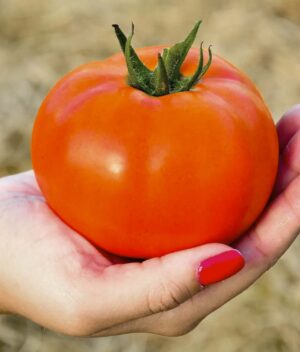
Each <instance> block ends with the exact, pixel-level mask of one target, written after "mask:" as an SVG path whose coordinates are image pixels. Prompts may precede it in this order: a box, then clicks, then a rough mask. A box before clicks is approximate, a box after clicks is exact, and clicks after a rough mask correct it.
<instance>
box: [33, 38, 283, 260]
mask: <svg viewBox="0 0 300 352" xmlns="http://www.w3.org/2000/svg"><path fill="white" fill-rule="evenodd" d="M130 39H131V38H130ZM127 41H128V40H127ZM126 45H127V54H128V50H129V48H130V47H129V45H130V43H127V42H126ZM124 48H125V47H123V49H124ZM163 48H165V47H164V46H153V47H147V48H143V49H139V50H137V52H136V53H137V55H138V56H139V57H140V59H141V61H142V62H143V63H144V64H145V65H146V67H147V68H148V69H150V70H153V69H154V68H155V66H156V64H157V60H158V59H157V57H158V54H159V53H161V52H162V51H163ZM124 50H125V49H124ZM200 54H201V51H200ZM160 59H161V56H160ZM208 59H209V55H208V52H207V51H204V61H207V60H208ZM198 61H199V49H195V48H192V49H191V50H190V51H189V53H188V54H187V56H186V58H185V60H184V63H183V65H182V66H181V68H180V77H183V76H185V77H186V76H190V75H193V73H194V71H195V70H196V68H197V65H198ZM127 64H128V62H127ZM32 162H33V168H34V171H35V175H36V178H37V181H38V183H39V186H40V188H41V190H42V192H43V194H44V195H45V198H46V200H47V202H48V204H49V206H50V207H51V208H52V209H53V210H54V212H55V213H56V214H57V215H59V216H60V217H61V219H62V220H63V221H65V222H66V223H67V224H68V225H70V226H71V227H72V228H74V229H75V230H77V231H78V232H79V233H80V234H82V235H83V236H85V237H86V238H87V239H88V240H89V241H90V242H92V243H93V244H94V245H96V246H99V247H101V248H103V249H105V250H107V251H109V252H112V253H115V254H118V255H122V256H127V257H139V258H148V257H153V256H160V255H163V254H166V253H169V252H172V251H177V250H181V249H185V248H190V247H193V246H198V245H201V244H204V243H208V242H222V243H230V242H232V241H233V240H235V239H236V238H237V237H238V236H240V235H241V234H242V233H243V232H244V231H245V230H246V229H248V228H249V226H251V224H253V222H254V221H255V219H256V218H257V217H258V216H259V214H260V213H261V212H262V210H263V208H264V206H265V204H266V202H267V200H268V198H269V196H270V193H271V190H272V187H273V184H274V180H275V176H276V171H277V164H278V141H277V134H276V129H275V126H274V123H273V121H272V118H271V115H270V112H269V110H268V108H267V107H266V105H265V103H264V101H263V99H262V97H261V95H260V93H259V92H258V90H257V89H256V88H255V86H254V84H253V83H252V82H251V81H250V80H249V78H247V77H246V75H245V74H244V73H242V72H241V71H239V70H238V69H237V68H235V67H234V66H233V65H231V64H230V63H228V62H226V61H225V60H224V59H222V58H221V57H219V56H217V55H215V54H214V55H213V57H212V62H211V65H210V67H209V68H208V70H207V72H206V73H205V75H204V76H203V77H202V78H201V79H200V80H198V81H197V82H196V83H195V84H194V85H193V88H192V89H190V90H188V91H178V92H174V93H171V94H164V95H160V96H152V95H150V94H148V93H147V92H145V91H143V90H141V89H138V88H136V87H135V86H132V85H130V84H129V83H128V80H127V66H126V60H125V59H124V57H123V55H122V53H118V54H116V55H114V56H112V57H110V58H108V59H105V60H103V61H100V62H92V63H88V64H84V65H82V66H80V67H79V68H77V69H75V70H74V71H72V72H71V73H69V74H68V75H67V76H65V77H64V78H62V79H61V80H60V81H59V82H58V83H57V84H56V85H55V87H54V88H53V89H52V90H51V91H50V93H49V94H48V95H47V97H46V98H45V100H44V102H43V103H42V105H41V107H40V109H39V112H38V115H37V119H36V122H35V125H34V130H33V136H32Z"/></svg>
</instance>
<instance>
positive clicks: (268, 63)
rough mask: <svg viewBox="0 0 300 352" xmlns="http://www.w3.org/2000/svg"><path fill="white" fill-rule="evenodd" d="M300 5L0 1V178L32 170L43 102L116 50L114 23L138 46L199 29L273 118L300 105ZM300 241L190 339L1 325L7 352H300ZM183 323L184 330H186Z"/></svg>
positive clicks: (285, 0)
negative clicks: (254, 88) (66, 333)
mask: <svg viewBox="0 0 300 352" xmlns="http://www.w3.org/2000/svg"><path fill="white" fill-rule="evenodd" d="M299 5H300V3H299V0H265V1H261V0H260V1H259V0H253V1H251V2H250V1H246V0H244V1H243V0H227V1H226V0H212V1H200V0H185V1H180V0H173V1H171V0H165V1H160V0H144V1H142V0H110V1H109V0H106V1H105V0H98V1H97V0H87V1H81V0H72V1H71V0H65V1H60V0H47V1H41V0H26V1H24V0H9V1H7V0H0V9H1V12H0V67H1V76H0V131H1V133H0V175H5V174H9V173H13V172H17V171H20V170H24V169H27V168H29V167H30V156H29V141H30V133H31V128H32V123H33V120H34V117H35V114H36V111H37V109H38V106H39V104H40V103H41V101H42V99H43V96H44V95H45V94H46V92H47V91H48V90H49V88H50V87H51V86H52V85H53V84H54V83H55V81H56V80H57V79H58V78H59V77H60V76H62V75H63V74H64V73H66V72H67V71H68V70H70V69H72V68H74V67H75V66H77V65H79V64H81V63H84V62H87V61H91V60H97V59H101V58H103V57H106V56H108V55H110V54H112V53H114V52H115V51H117V50H118V45H117V43H116V40H115V39H114V36H113V32H112V29H111V27H110V25H111V23H115V22H117V23H120V24H121V25H122V26H123V27H125V28H127V29H128V28H129V23H130V21H131V20H133V21H134V22H135V23H136V27H137V34H136V38H135V45H136V46H144V45H149V44H156V43H168V42H170V43H173V42H174V41H175V40H177V39H178V38H182V37H183V36H184V34H185V33H186V32H187V30H188V29H189V28H190V27H191V25H192V24H193V23H194V21H195V20H196V19H198V18H202V19H203V20H204V24H203V27H202V29H201V32H200V33H201V34H200V36H201V38H203V39H204V40H205V43H206V44H208V43H212V44H213V45H214V51H215V52H216V53H219V54H221V55H223V56H224V57H225V58H227V59H228V60H229V61H232V62H233V63H235V64H236V65H237V66H239V67H240V68H242V69H243V70H245V71H246V72H247V73H248V74H249V75H250V77H252V79H253V80H254V81H255V82H256V84H257V85H258V87H259V88H260V90H261V91H262V93H263V95H264V97H265V99H266V101H267V103H268V104H269V106H270V108H271V110H272V112H273V114H274V118H275V119H278V117H279V116H280V115H281V114H282V113H283V112H284V111H285V110H286V109H287V108H288V107H289V106H291V105H292V104H294V103H297V102H298V101H299V95H300V80H299V78H298V77H297V73H298V75H299V72H300V49H299V48H300V30H299V25H300V12H299ZM299 249H300V246H299V241H298V242H297V243H296V244H295V245H294V246H293V248H292V249H291V250H290V251H289V253H287V254H286V255H285V256H284V258H283V259H282V260H281V261H280V263H279V264H278V265H277V266H276V268H275V269H273V270H272V271H271V272H269V273H267V274H266V275H265V276H264V277H263V278H262V279H261V280H260V281H259V282H258V283H257V284H256V285H255V286H254V287H252V288H250V289H249V290H248V291H247V292H245V293H244V294H242V295H241V296H239V297H238V298H236V299H235V300H234V301H232V302H230V303H229V304H227V305H226V306H225V307H223V308H222V309H220V310H219V311H218V312H216V313H215V314H213V315H212V316H211V317H209V318H207V320H206V321H204V322H203V323H202V324H201V325H200V326H199V327H198V328H197V329H196V330H195V331H194V332H193V333H191V334H189V335H187V336H185V337H181V338H177V339H168V338H162V337H156V336H152V335H128V336H121V337H113V338H102V339H94V340H91V339H87V340H79V339H71V338H65V337H60V336H57V335H55V334H52V333H51V332H48V331H45V330H42V329H41V328H39V327H37V326H35V325H34V324H32V323H30V322H28V321H25V320H23V319H19V318H15V317H2V318H1V322H0V351H22V352H27V351H28V352H33V351H39V352H42V351H43V352H44V351H45V352H54V351H66V352H67V351H72V352H76V351H105V352H119V351H122V352H126V351H130V352H135V351H136V352H152V351H156V352H158V351H160V352H166V351H173V352H179V351H180V352H182V351H186V352H192V351H200V350H202V351H205V352H219V351H220V352H240V351H243V352H254V351H255V352H256V351H268V352H277V351H278V352H279V351H282V352H299V351H300V328H299V322H300V271H299V269H298V266H299V261H298V260H297V259H298V258H299V254H298V256H297V250H298V251H299ZM179 323H180V322H179Z"/></svg>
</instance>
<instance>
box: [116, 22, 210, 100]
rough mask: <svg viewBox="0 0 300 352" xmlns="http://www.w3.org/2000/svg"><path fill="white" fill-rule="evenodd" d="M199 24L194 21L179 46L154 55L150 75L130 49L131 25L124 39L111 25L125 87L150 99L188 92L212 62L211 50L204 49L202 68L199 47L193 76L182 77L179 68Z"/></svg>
mask: <svg viewBox="0 0 300 352" xmlns="http://www.w3.org/2000/svg"><path fill="white" fill-rule="evenodd" d="M200 24H201V21H198V22H197V23H196V24H195V26H194V28H193V29H192V30H191V32H190V33H189V34H188V36H187V37H186V39H185V40H184V41H183V42H180V43H177V44H175V45H173V46H172V47H171V48H167V49H164V51H163V55H162V56H161V54H159V55H158V64H157V67H156V68H155V70H154V71H151V70H149V69H148V68H147V67H146V66H145V65H144V64H143V62H142V61H141V60H140V59H139V57H138V55H137V54H136V52H135V50H134V49H133V47H132V46H131V41H132V37H133V35H134V25H133V24H132V29H131V34H130V36H129V37H128V38H127V37H126V36H125V34H124V33H123V32H122V30H121V29H120V27H119V26H118V25H117V24H114V25H113V27H114V29H115V33H116V36H117V38H118V41H119V43H120V46H121V49H122V51H123V53H124V56H125V59H126V64H127V68H128V83H129V84H130V85H131V86H132V87H135V88H137V89H140V90H142V91H144V92H145V93H147V94H149V95H152V96H162V95H166V94H171V93H177V92H183V91H188V90H191V89H192V88H193V87H194V85H196V84H197V83H198V82H199V80H200V79H201V78H202V77H203V76H204V74H205V73H206V72H207V70H208V69H209V67H210V65H211V62H212V52H211V47H210V46H209V48H208V54H209V57H208V61H207V63H206V64H205V65H204V58H203V43H201V45H200V59H199V64H198V66H197V69H196V71H195V73H194V74H193V75H192V76H191V77H184V76H183V75H182V74H181V72H180V69H181V66H182V64H183V62H184V60H185V58H186V56H187V54H188V52H189V50H190V49H191V47H192V45H193V43H194V41H195V38H196V35H197V32H198V30H199V27H200Z"/></svg>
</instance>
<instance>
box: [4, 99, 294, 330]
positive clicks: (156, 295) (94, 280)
mask: <svg viewBox="0 0 300 352" xmlns="http://www.w3.org/2000/svg"><path fill="white" fill-rule="evenodd" d="M278 134H279V139H280V148H281V159H280V168H279V174H278V179H277V184H276V187H275V193H274V196H273V199H272V202H271V203H270V204H269V205H268V207H267V208H266V209H265V211H264V213H263V215H262V216H261V218H260V219H259V221H258V222H257V223H256V224H255V226H253V227H252V229H251V230H249V231H248V233H246V234H245V235H244V236H243V237H242V238H241V239H240V240H239V241H238V242H237V243H235V244H234V247H235V248H237V249H238V250H239V251H240V252H241V253H242V254H243V256H244V258H245V260H246V265H245V267H244V268H243V270H241V271H240V272H239V273H238V274H236V275H234V276H232V277H231V278H229V279H227V280H225V281H222V282H219V283H217V284H214V285H211V286H209V287H205V288H204V287H202V286H201V285H199V282H198V280H197V268H198V266H199V263H200V262H201V261H203V260H204V259H206V258H209V257H211V256H214V255H216V254H219V253H222V252H224V251H227V250H229V249H231V247H229V246H227V245H224V244H218V243H213V244H207V245H203V246H199V247H196V248H192V249H188V250H184V251H180V252H176V253H172V254H169V255H166V256H163V257H161V258H153V259H149V260H145V261H143V262H133V261H132V260H127V259H124V258H119V257H116V256H114V255H111V254H108V253H106V252H104V251H103V252H102V251H99V250H98V249H96V248H95V247H93V246H92V245H91V244H90V243H89V242H87V241H86V240H85V239H84V238H83V237H81V236H80V235H79V234H77V233H76V232H75V231H73V230H72V229H71V228H69V227H68V226H67V225H66V224H64V223H63V222H62V221H61V220H60V219H59V218H58V217H57V216H56V215H55V214H54V213H53V212H52V210H51V209H50V208H49V207H48V206H47V204H46V203H45V200H44V198H43V196H42V195H41V193H40V190H39V188H38V186H37V184H36V182H35V178H34V175H33V173H32V172H31V171H29V172H25V173H21V174H18V175H14V176H10V177H6V178H2V179H1V180H0V228H1V242H0V285H1V292H0V308H1V310H2V311H3V312H9V313H16V314H20V315H23V316H26V317H28V318H29V319H32V320H33V321H35V322H37V323H39V324H41V325H43V326H45V327H48V328H50V329H52V330H56V331H59V332H62V333H65V334H70V335H78V336H104V335H113V334H121V333H128V332H152V333H157V334H163V335H169V336H175V335H181V334H183V333H186V332H188V331H190V330H191V329H192V328H193V327H195V326H196V325H197V324H198V323H199V322H200V321H201V320H202V319H203V318H204V317H205V316H207V315H208V314H209V313H211V312H212V311H213V310H215V309H216V308H218V307H219V306H221V305H223V304H224V303H225V302H226V301H228V300H229V299H231V298H232V297H234V296H236V295H237V294H238V293H240V292H241V291H243V290H245V289H246V288H247V287H248V286H249V285H251V284H252V283H253V282H254V281H255V280H256V279H257V278H258V277H259V276H260V275H261V274H263V273H264V272H265V271H266V270H267V269H268V268H270V267H271V266H272V265H273V264H274V263H275V262H276V261H277V260H278V258H279V257H280V256H281V255H282V254H283V253H284V252H285V250H286V249H287V248H288V247H289V245H290V244H291V243H292V241H293V240H294V239H295V238H296V236H297V234H298V231H299V229H300V176H299V172H300V106H298V107H295V108H293V109H292V110H291V111H290V112H289V113H287V114H286V116H284V118H283V119H282V120H281V121H280V122H279V124H278Z"/></svg>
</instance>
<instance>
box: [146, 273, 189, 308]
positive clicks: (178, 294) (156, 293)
mask: <svg viewBox="0 0 300 352" xmlns="http://www.w3.org/2000/svg"><path fill="white" fill-rule="evenodd" d="M191 296H192V294H191V293H190V291H189V289H188V288H187V287H184V285H182V284H179V283H176V282H175V281H172V280H164V279H162V280H161V281H160V283H159V284H158V285H155V287H153V288H152V289H150V290H149V293H148V297H147V304H148V309H149V312H150V314H156V313H161V312H165V311H168V310H171V309H173V308H175V307H178V306H179V305H180V304H181V303H183V302H184V301H185V300H186V299H188V298H190V297H191Z"/></svg>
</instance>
